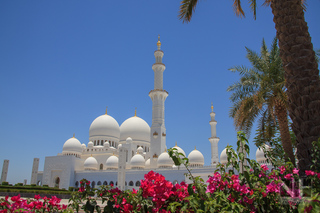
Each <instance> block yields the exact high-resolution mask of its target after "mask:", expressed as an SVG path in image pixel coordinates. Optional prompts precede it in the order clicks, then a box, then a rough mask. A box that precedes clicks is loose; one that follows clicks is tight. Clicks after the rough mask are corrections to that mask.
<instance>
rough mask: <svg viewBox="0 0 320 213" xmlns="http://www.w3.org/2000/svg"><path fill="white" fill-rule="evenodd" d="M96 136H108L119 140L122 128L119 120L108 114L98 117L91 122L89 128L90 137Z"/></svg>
mask: <svg viewBox="0 0 320 213" xmlns="http://www.w3.org/2000/svg"><path fill="white" fill-rule="evenodd" d="M95 136H99V137H101V136H105V137H108V138H112V139H118V140H119V138H120V128H119V124H118V122H117V121H116V120H115V119H114V118H113V117H111V116H110V115H107V114H105V115H101V116H99V117H97V118H96V119H95V120H94V121H93V122H92V123H91V126H90V129H89V138H91V137H95ZM90 140H91V139H90Z"/></svg>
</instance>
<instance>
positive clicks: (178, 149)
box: [172, 144, 186, 156]
mask: <svg viewBox="0 0 320 213" xmlns="http://www.w3.org/2000/svg"><path fill="white" fill-rule="evenodd" d="M172 148H176V149H177V151H178V152H179V153H182V154H183V155H184V156H186V153H185V152H184V151H183V149H181V148H180V147H179V146H178V145H177V144H176V145H175V146H174V147H172Z"/></svg>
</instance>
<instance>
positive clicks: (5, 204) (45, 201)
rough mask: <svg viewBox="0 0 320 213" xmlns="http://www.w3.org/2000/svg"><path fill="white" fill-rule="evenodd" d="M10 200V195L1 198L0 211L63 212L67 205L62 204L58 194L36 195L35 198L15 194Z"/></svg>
mask: <svg viewBox="0 0 320 213" xmlns="http://www.w3.org/2000/svg"><path fill="white" fill-rule="evenodd" d="M11 201H12V202H10V201H9V197H8V196H6V197H5V199H1V200H0V213H7V212H62V211H63V210H65V209H66V208H67V205H63V204H62V205H61V204H60V201H61V199H59V198H57V197H56V196H52V197H51V198H47V197H41V196H40V195H35V196H34V199H22V198H21V197H20V195H17V196H13V197H12V198H11Z"/></svg>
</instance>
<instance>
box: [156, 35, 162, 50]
mask: <svg viewBox="0 0 320 213" xmlns="http://www.w3.org/2000/svg"><path fill="white" fill-rule="evenodd" d="M157 46H158V50H160V48H161V42H160V34H159V35H158V42H157Z"/></svg>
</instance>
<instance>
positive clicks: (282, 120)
mask: <svg viewBox="0 0 320 213" xmlns="http://www.w3.org/2000/svg"><path fill="white" fill-rule="evenodd" d="M275 112H276V116H277V118H278V122H279V129H280V136H281V143H282V147H283V150H284V152H285V154H286V155H285V157H286V159H285V160H286V161H288V158H289V160H290V161H291V162H292V163H293V165H295V164H296V162H295V157H294V154H293V149H292V141H291V135H290V131H289V125H288V115H287V109H286V107H284V106H283V104H281V103H276V106H275Z"/></svg>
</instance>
